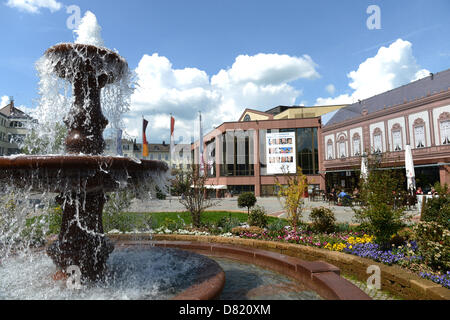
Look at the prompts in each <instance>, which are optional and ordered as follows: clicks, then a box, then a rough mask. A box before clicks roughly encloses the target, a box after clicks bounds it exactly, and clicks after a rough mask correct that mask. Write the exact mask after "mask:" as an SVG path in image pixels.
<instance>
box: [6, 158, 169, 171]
mask: <svg viewBox="0 0 450 320" xmlns="http://www.w3.org/2000/svg"><path fill="white" fill-rule="evenodd" d="M99 168H101V169H104V170H109V169H112V170H114V169H124V168H126V169H127V170H162V171H168V170H169V166H168V165H167V163H165V162H163V161H157V160H140V159H133V158H128V157H117V156H116V157H115V156H102V155H83V154H80V155H31V156H30V155H19V156H9V157H0V169H3V170H24V169H25V170H26V169H28V170H36V169H99Z"/></svg>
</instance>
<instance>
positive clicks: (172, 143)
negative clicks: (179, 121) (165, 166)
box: [170, 116, 175, 166]
mask: <svg viewBox="0 0 450 320" xmlns="http://www.w3.org/2000/svg"><path fill="white" fill-rule="evenodd" d="M174 130H175V118H174V117H172V116H170V165H171V166H172V160H173V152H174V151H175V140H174V138H173V132H174Z"/></svg>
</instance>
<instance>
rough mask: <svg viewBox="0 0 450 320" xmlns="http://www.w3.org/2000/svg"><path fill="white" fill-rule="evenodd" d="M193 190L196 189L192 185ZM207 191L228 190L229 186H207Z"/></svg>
mask: <svg viewBox="0 0 450 320" xmlns="http://www.w3.org/2000/svg"><path fill="white" fill-rule="evenodd" d="M191 188H194V185H191ZM205 189H211V190H227V186H224V185H217V186H215V185H205Z"/></svg>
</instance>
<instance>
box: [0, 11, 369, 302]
mask: <svg viewBox="0 0 450 320" xmlns="http://www.w3.org/2000/svg"><path fill="white" fill-rule="evenodd" d="M92 16H93V15H92V14H91V17H92ZM88 18H89V16H88ZM93 19H95V16H94V17H93ZM92 21H94V20H92ZM94 22H95V23H96V20H95V21H94ZM44 57H45V64H44V69H45V71H46V72H48V71H49V72H51V73H53V74H56V75H57V76H58V77H59V78H61V79H64V80H65V81H67V82H70V83H71V85H72V98H73V103H72V105H71V108H70V110H69V112H68V114H67V116H66V118H65V120H64V123H65V125H66V127H67V129H68V134H67V137H66V139H65V151H66V153H65V154H64V155H36V156H28V155H27V156H25V155H18V156H10V157H0V182H1V184H0V187H1V188H2V190H1V191H5V190H3V189H4V188H5V186H12V187H13V188H17V189H20V190H25V191H24V192H25V194H26V193H27V192H31V191H36V192H40V193H44V194H53V193H55V194H58V196H57V197H56V202H57V203H59V204H60V205H61V208H62V222H61V227H60V233H59V235H58V238H57V240H55V241H54V242H53V243H52V244H51V245H50V246H48V247H47V248H46V250H45V252H43V250H42V249H38V250H37V251H33V252H31V254H25V255H24V256H20V255H16V256H14V257H13V258H11V259H9V258H8V259H3V260H0V299H61V298H62V299H73V298H75V299H97V298H100V299H130V298H132V299H133V298H136V299H169V298H175V299H190V300H194V299H214V298H218V297H219V296H220V294H221V292H222V290H223V288H224V284H225V273H224V271H223V269H222V267H221V266H220V265H219V263H218V262H216V261H214V260H213V259H210V258H208V257H207V256H213V257H219V258H220V257H229V258H230V259H237V260H239V261H241V260H242V261H245V262H248V263H250V265H249V266H243V267H242V266H238V267H236V266H235V265H233V264H230V263H228V262H227V263H226V264H228V268H230V270H231V272H229V274H231V275H232V276H231V277H230V279H231V283H233V275H234V277H235V280H234V283H240V284H243V285H244V289H245V287H252V286H255V290H253V295H254V296H255V295H256V296H260V295H261V294H262V296H265V295H264V294H265V293H266V291H267V288H272V287H273V286H274V282H280V280H279V278H278V276H277V277H274V276H273V275H272V274H270V275H269V276H268V278H269V279H271V280H270V281H269V282H268V283H267V284H265V283H263V282H262V281H261V279H260V277H259V276H254V275H253V274H252V273H251V272H248V271H247V270H253V271H254V270H255V267H254V265H260V266H262V267H268V268H269V269H270V268H272V269H273V270H275V271H283V272H284V273H286V274H287V275H289V276H292V277H293V278H294V279H297V280H300V281H301V282H305V283H309V288H313V290H316V289H317V290H319V291H321V292H323V293H324V296H325V297H328V298H332V299H334V298H336V297H338V298H349V297H350V298H354V297H361V295H360V293H359V292H356V294H355V288H350V289H348V288H347V289H346V290H347V291H346V292H347V293H346V292H344V294H342V292H337V293H336V291H339V290H335V289H336V286H337V285H336V284H339V285H342V279H340V278H339V276H338V275H337V273H338V270H336V268H335V267H334V266H331V265H328V264H324V263H305V262H303V261H300V260H298V259H293V258H290V257H285V256H282V255H279V256H277V255H274V254H272V253H269V252H265V251H261V250H256V249H243V248H239V247H234V246H226V245H220V244H208V243H198V244H197V243H191V242H189V241H184V242H177V241H175V242H170V241H153V240H150V241H148V240H149V238H150V239H152V237H151V236H150V237H148V236H145V235H144V236H143V237H144V239H142V237H141V239H140V240H139V241H136V239H134V238H132V239H130V238H128V237H125V238H124V239H120V237H119V238H117V237H116V240H118V241H117V249H116V250H115V251H114V244H113V242H112V241H111V240H110V239H109V238H108V237H106V235H105V234H104V230H103V223H102V213H103V207H104V204H105V201H106V197H107V193H109V192H113V191H114V190H118V189H124V188H136V189H138V188H142V189H143V190H144V191H148V187H150V189H151V188H152V187H154V186H155V185H158V186H159V187H160V189H161V188H162V187H163V186H164V184H165V182H166V181H167V177H168V174H169V173H168V171H169V170H168V169H169V168H168V166H167V165H166V164H165V163H164V162H161V161H152V160H150V161H145V160H142V161H141V160H135V159H134V160H133V159H130V158H125V157H111V156H103V155H102V153H103V151H104V148H105V142H104V140H103V131H104V129H105V128H106V126H107V124H108V120H107V119H106V118H105V117H104V115H103V113H102V108H101V90H102V88H105V86H106V85H108V84H112V83H115V82H118V81H121V79H123V78H124V77H125V78H126V77H127V72H128V65H127V62H126V61H125V60H124V59H123V58H122V57H121V56H119V55H118V54H117V53H115V52H113V51H111V50H109V49H106V48H103V47H101V46H98V45H94V44H92V43H91V44H82V43H62V44H58V45H55V46H53V47H51V48H50V49H48V50H47V51H46V52H45V54H44ZM50 100H51V99H50ZM116 103H117V101H116ZM17 189H16V190H17ZM6 192H8V190H7V189H6ZM25 198H26V196H25ZM0 213H1V212H0ZM11 216H12V220H17V217H15V216H14V213H13V214H12V215H11ZM23 217H24V215H22V218H23ZM1 218H2V216H1V214H0V227H1ZM23 220H25V219H23ZM22 222H23V221H22ZM12 229H14V228H12ZM11 233H15V234H16V235H15V237H13V240H12V241H11V242H14V241H15V240H16V239H18V240H19V241H20V240H21V239H20V232H19V231H17V230H15V229H14V230H12V231H11ZM11 233H9V234H7V235H10V234H11ZM133 237H134V236H133ZM4 238H5V237H3V239H4ZM6 238H7V237H6ZM8 241H9V240H7V241H6V242H8ZM2 245H3V244H2V233H1V228H0V253H1V249H2ZM180 249H184V250H180ZM113 251H114V252H113ZM188 251H189V252H188ZM48 257H50V258H48ZM0 258H3V256H0ZM28 258H31V259H32V261H30V260H29V259H28ZM50 259H51V260H50ZM52 263H53V265H52ZM55 265H56V267H57V273H56V275H58V276H60V275H61V273H62V275H63V276H64V272H66V270H67V269H70V268H69V267H72V266H76V267H78V268H79V270H80V272H81V282H82V283H83V284H84V283H86V284H93V286H88V289H87V290H79V291H77V292H73V290H72V291H71V290H67V288H64V287H61V286H60V285H58V284H56V282H57V281H56V280H57V279H58V277H55V274H53V275H54V277H53V279H52V277H51V275H52V272H54V271H52V270H53V269H54V266H55ZM236 270H237V271H236ZM263 273H264V272H263ZM320 273H323V276H322V277H320ZM242 274H244V275H250V277H248V276H247V278H250V280H251V281H250V282H246V281H243V278H242V277H241V275H242ZM314 274H316V275H317V274H319V276H318V277H319V278H318V279H319V280H318V281H315V282H314V281H312V280H313V278H314V277H313V275H314ZM236 275H237V277H236ZM65 276H67V275H65ZM272 279H278V280H276V281H275V280H272ZM281 282H283V283H284V284H282V286H279V287H278V288H275V289H276V290H272V291H273V294H274V295H278V294H279V292H280V290H281V289H283V290H285V291H286V292H287V294H291V292H290V291H289V290H290V289H289V288H291V287H292V283H291V282H287V280H282V281H281ZM261 284H264V286H261V288H260V289H257V286H260V285H261ZM346 285H347V286H348V284H346V283H344V284H343V286H344V287H345V286H346ZM296 288H297V289H298V291H300V292H301V291H304V290H305V289H306V288H304V287H302V286H299V287H298V286H297V287H296ZM231 289H232V290H231V291H230V290H228V292H229V293H228V295H229V297H230V298H236V296H238V297H239V295H236V294H237V293H236V291H234V289H235V288H231ZM287 289H289V290H287ZM239 290H241V289H239ZM277 290H278V291H277ZM283 290H281V291H283ZM226 292H227V291H225V296H226V294H227V293H226ZM348 292H350V295H349V294H348ZM294 298H295V299H297V298H300V299H303V298H306V299H318V298H319V299H320V296H319V295H317V294H316V293H314V292H309V291H306V294H305V295H295V297H294ZM363 298H364V296H363Z"/></svg>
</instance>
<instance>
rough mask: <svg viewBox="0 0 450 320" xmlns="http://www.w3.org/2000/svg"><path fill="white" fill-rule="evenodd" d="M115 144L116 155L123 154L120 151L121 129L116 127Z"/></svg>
mask: <svg viewBox="0 0 450 320" xmlns="http://www.w3.org/2000/svg"><path fill="white" fill-rule="evenodd" d="M116 146H117V155H118V156H123V152H122V129H117V139H116Z"/></svg>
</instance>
